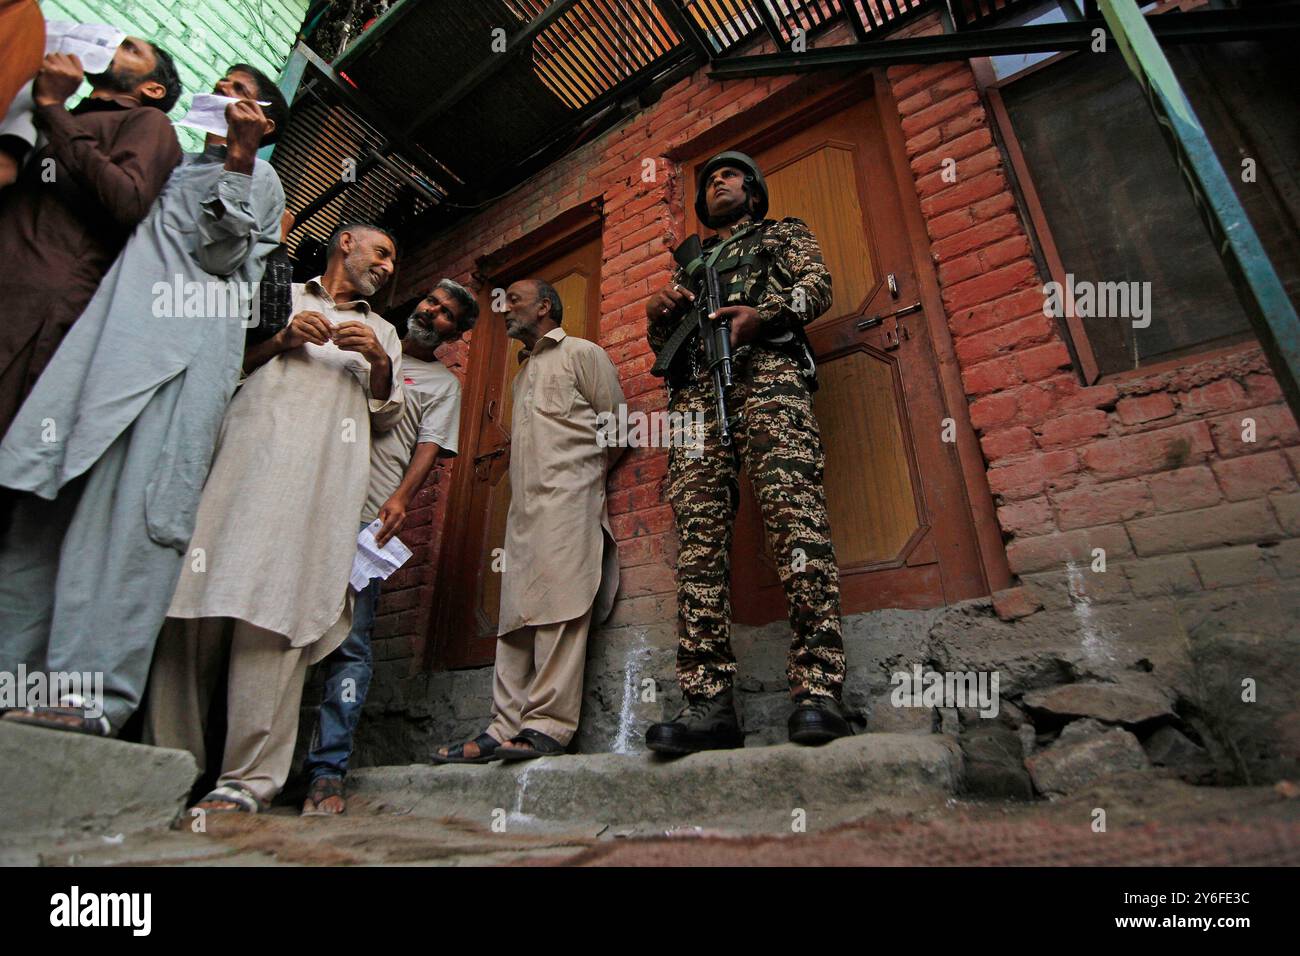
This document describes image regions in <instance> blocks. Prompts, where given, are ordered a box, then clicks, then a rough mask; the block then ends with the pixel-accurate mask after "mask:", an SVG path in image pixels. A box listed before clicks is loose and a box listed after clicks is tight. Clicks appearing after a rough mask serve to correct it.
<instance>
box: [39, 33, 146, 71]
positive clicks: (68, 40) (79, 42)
mask: <svg viewBox="0 0 1300 956" xmlns="http://www.w3.org/2000/svg"><path fill="white" fill-rule="evenodd" d="M125 39H126V34H125V33H123V32H122V31H121V30H119V29H118V28H117V27H110V26H108V25H106V24H103V23H73V22H72V21H71V20H46V21H45V52H46V53H74V54H76V56H77V58H78V59H79V60H81V68H82V69H83V70H85V71H86V72H87V73H103V72H104V71H105V70H107V69H108V65H109V64H110V63H112V62H113V56H114V54H116V53H117V47H118V44H120V43H121V42H122V41H123V40H125Z"/></svg>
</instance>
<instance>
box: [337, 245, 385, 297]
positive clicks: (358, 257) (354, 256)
mask: <svg viewBox="0 0 1300 956" xmlns="http://www.w3.org/2000/svg"><path fill="white" fill-rule="evenodd" d="M367 258H368V257H367V256H366V253H365V250H364V249H360V248H357V249H353V250H352V251H351V252H349V253H348V255H347V258H346V259H344V260H343V271H344V272H345V273H347V277H348V281H350V282H351V283H352V285H353V286H355V287H356V290H357V292H359V293H360V294H361V295H362V297H365V296H371V295H374V294H375V291H376V290H377V289H378V288H379V283H378V282H376V281H375V278H374V276H372V275H371V274H370V272H369V270H368V269H366V259H367Z"/></svg>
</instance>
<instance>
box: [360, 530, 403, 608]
mask: <svg viewBox="0 0 1300 956" xmlns="http://www.w3.org/2000/svg"><path fill="white" fill-rule="evenodd" d="M383 526H384V523H383V522H382V521H380V520H379V519H378V518H376V519H375V520H374V521H372V522H370V524H368V525H366V526H365V527H364V528H362V529H361V533H360V534H359V535H357V556H356V557H355V558H353V559H352V578H351V583H352V589H353V590H354V591H361V590H364V589H365V587H366V585H367V584H369V583H370V579H371V578H382V579H383V580H385V581H387V580H388V576H389V575H390V574H392V573H393V572H394V571H396V570H397V569H398V568H400V567H401V566H402V565H404V564H405V563H406V562H407V560H408V559H409V558H410V557H411V549H410V548H408V547H407V546H406V545H404V544H402V542H401V541H400V540H399V539H397V538H389V539H388V544H386V545H384V546H383V547H382V548H381V547H379V544H378V542H376V541H375V532H377V531H378V530H379V529H380V528H382V527H383Z"/></svg>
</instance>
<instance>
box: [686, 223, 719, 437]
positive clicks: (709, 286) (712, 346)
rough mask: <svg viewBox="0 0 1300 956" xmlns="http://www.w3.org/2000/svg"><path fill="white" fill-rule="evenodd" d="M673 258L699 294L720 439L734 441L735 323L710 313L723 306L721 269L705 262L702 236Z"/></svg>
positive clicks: (700, 329) (701, 334)
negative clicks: (730, 399) (730, 404)
mask: <svg viewBox="0 0 1300 956" xmlns="http://www.w3.org/2000/svg"><path fill="white" fill-rule="evenodd" d="M673 258H674V259H676V260H677V264H678V265H679V266H681V267H682V270H683V271H684V272H685V273H686V281H687V282H689V283H690V284H691V286H692V287H693V288H692V289H691V291H692V292H694V293H695V302H696V313H697V316H698V325H697V329H698V334H699V337H700V342H701V343H703V346H704V361H705V365H706V367H707V368H708V370H709V376H710V377H711V378H712V379H713V400H714V402H715V403H717V410H718V438H719V440H720V441H721V442H722V444H724V445H730V444H731V428H730V425H729V417H730V416H729V415H728V414H727V389H729V388H730V387H731V323H730V322H729V321H725V320H724V321H721V322H713V321H710V319H709V316H710V315H712V314H713V313H715V312H717V311H719V310H721V308H722V283H721V282H720V281H719V279H718V271H717V270H716V269H714V268H713V267H712V266H710V265H706V264H705V262H704V250H703V248H702V247H701V245H700V237H699V236H691V237H690V238H689V239H687V240H686V241H685V242H683V243H682V244H681V245H680V246H678V247H677V248H676V249H675V250H674V251H673Z"/></svg>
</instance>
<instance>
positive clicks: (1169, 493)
mask: <svg viewBox="0 0 1300 956" xmlns="http://www.w3.org/2000/svg"><path fill="white" fill-rule="evenodd" d="M1146 481H1147V487H1149V488H1150V489H1151V498H1152V500H1153V501H1154V502H1155V508H1156V512H1157V513H1159V514H1168V513H1171V512H1175V511H1191V510H1193V509H1196V508H1208V507H1209V506H1210V505H1214V504H1218V503H1219V501H1221V500H1222V498H1223V493H1222V492H1221V491H1219V483H1218V482H1217V481H1215V480H1214V472H1212V471H1211V470H1210V469H1209V468H1208V467H1206V466H1205V465H1196V466H1194V467H1192V468H1179V469H1178V470H1177V471H1163V472H1159V473H1157V474H1154V475H1151V476H1150V477H1149V478H1147V480H1146Z"/></svg>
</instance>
